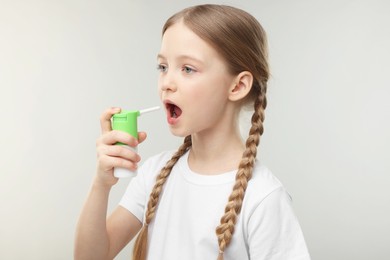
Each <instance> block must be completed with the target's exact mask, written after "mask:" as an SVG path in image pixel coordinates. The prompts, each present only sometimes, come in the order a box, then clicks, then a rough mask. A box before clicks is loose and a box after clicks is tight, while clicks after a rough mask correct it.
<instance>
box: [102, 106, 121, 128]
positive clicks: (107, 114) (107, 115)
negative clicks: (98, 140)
mask: <svg viewBox="0 0 390 260" xmlns="http://www.w3.org/2000/svg"><path fill="white" fill-rule="evenodd" d="M120 111H121V109H120V108H119V107H111V108H109V109H107V110H106V111H104V112H103V114H102V115H101V116H100V126H101V129H102V133H107V132H109V131H111V130H112V128H111V117H112V115H114V114H117V113H119V112H120Z"/></svg>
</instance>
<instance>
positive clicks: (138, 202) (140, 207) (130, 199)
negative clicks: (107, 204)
mask: <svg viewBox="0 0 390 260" xmlns="http://www.w3.org/2000/svg"><path fill="white" fill-rule="evenodd" d="M148 168H149V167H148V162H145V163H144V164H143V165H142V166H141V167H140V168H139V169H138V173H137V175H136V176H135V177H134V178H133V179H132V180H131V181H130V183H129V185H128V186H127V189H126V192H125V194H124V195H123V197H122V199H121V200H120V202H119V205H120V206H122V207H124V208H125V209H127V210H128V211H130V212H131V213H132V214H133V215H134V216H136V217H137V218H138V220H139V221H141V223H142V222H143V219H144V212H145V205H146V201H147V197H146V196H147V194H148V193H147V187H146V180H145V177H146V172H147V171H148V170H147V169H148Z"/></svg>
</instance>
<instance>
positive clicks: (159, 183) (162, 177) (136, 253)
mask: <svg viewBox="0 0 390 260" xmlns="http://www.w3.org/2000/svg"><path fill="white" fill-rule="evenodd" d="M191 145H192V141H191V136H187V137H186V138H184V143H183V144H182V145H181V146H180V147H179V149H178V150H177V152H176V153H175V154H174V155H173V156H172V158H171V159H170V160H169V161H168V162H167V164H166V165H165V167H164V168H162V170H161V171H160V174H159V175H158V176H157V177H156V183H155V184H154V187H153V189H152V192H151V193H150V196H149V202H148V205H147V210H146V213H145V220H144V225H143V226H142V228H141V231H140V232H139V234H138V237H137V240H136V241H135V244H134V250H133V260H146V255H147V246H148V227H149V224H150V222H151V221H152V220H153V217H154V215H155V213H156V208H157V205H158V201H159V198H160V193H161V191H162V188H163V185H164V183H165V181H166V180H167V178H168V176H169V174H170V173H171V170H172V168H173V166H174V165H175V164H176V162H177V161H178V160H179V159H180V157H181V156H182V155H183V154H185V153H186V152H187V151H188V149H189V148H190V147H191Z"/></svg>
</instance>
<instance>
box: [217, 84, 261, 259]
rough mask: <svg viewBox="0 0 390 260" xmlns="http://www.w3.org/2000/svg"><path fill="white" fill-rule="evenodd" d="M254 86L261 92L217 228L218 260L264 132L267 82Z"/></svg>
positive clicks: (230, 231)
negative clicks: (231, 189)
mask: <svg viewBox="0 0 390 260" xmlns="http://www.w3.org/2000/svg"><path fill="white" fill-rule="evenodd" d="M253 87H257V92H258V93H259V94H258V95H257V98H256V100H255V103H254V110H255V111H254V113H253V115H252V127H251V129H250V130H249V136H248V139H247V140H246V144H245V146H246V148H245V151H244V153H243V155H242V159H241V162H240V164H239V167H238V171H237V174H236V182H235V184H234V186H233V191H232V193H231V194H230V196H229V201H228V203H227V205H226V207H225V214H224V215H223V216H222V218H221V222H220V225H219V226H218V227H217V228H216V234H217V237H218V244H219V255H218V259H217V260H223V253H224V251H225V249H226V247H227V246H228V245H229V243H230V241H231V239H232V236H233V233H234V226H235V224H236V222H237V217H238V215H239V214H240V211H241V206H242V202H243V200H244V196H245V191H246V188H247V186H248V181H249V180H250V179H251V178H252V172H253V167H254V164H255V160H256V155H257V146H258V145H259V142H260V136H261V135H262V134H263V132H264V127H263V122H264V110H265V108H266V106H267V99H266V95H265V94H266V88H267V86H266V83H264V84H260V86H255V85H254V86H253Z"/></svg>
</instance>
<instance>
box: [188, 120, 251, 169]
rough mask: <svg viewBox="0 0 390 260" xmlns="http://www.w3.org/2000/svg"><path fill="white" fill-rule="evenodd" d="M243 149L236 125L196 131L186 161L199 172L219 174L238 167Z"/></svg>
mask: <svg viewBox="0 0 390 260" xmlns="http://www.w3.org/2000/svg"><path fill="white" fill-rule="evenodd" d="M220 130H221V129H220ZM244 149H245V145H244V143H243V141H242V139H241V136H240V131H239V129H238V126H235V127H231V128H225V129H223V130H221V131H213V132H212V133H196V134H193V135H192V147H191V150H190V154H189V158H188V163H189V166H190V168H191V169H192V170H193V171H194V172H197V173H199V174H205V175H215V174H220V173H224V172H228V171H232V170H236V169H237V168H238V165H239V163H240V161H241V157H242V153H243V152H244Z"/></svg>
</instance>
